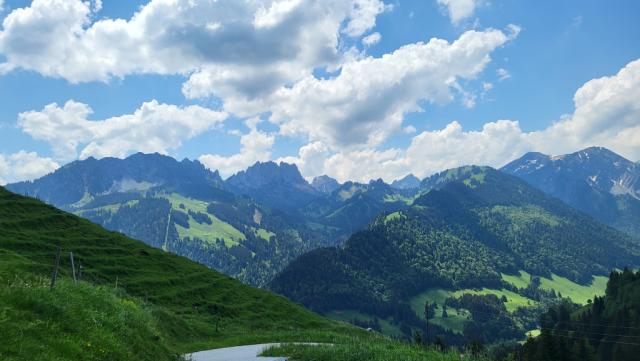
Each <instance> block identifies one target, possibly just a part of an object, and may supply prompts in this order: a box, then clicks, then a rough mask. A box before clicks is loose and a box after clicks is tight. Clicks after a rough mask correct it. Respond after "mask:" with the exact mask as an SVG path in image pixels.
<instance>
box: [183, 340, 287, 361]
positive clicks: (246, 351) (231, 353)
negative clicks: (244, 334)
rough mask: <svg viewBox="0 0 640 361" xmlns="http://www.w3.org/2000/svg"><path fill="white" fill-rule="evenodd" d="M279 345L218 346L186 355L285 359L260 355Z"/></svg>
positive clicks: (207, 359)
mask: <svg viewBox="0 0 640 361" xmlns="http://www.w3.org/2000/svg"><path fill="white" fill-rule="evenodd" d="M271 345H277V344H274V343H264V344H260V345H248V346H237V347H227V348H218V349H215V350H207V351H200V352H196V353H192V354H188V355H186V357H187V360H192V361H285V360H286V358H284V357H258V355H259V354H260V353H261V352H262V351H263V350H264V349H265V348H267V347H269V346H271Z"/></svg>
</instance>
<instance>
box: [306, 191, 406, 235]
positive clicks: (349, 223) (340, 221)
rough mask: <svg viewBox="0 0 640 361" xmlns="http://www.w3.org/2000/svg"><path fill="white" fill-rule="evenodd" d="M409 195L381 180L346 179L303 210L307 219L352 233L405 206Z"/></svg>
mask: <svg viewBox="0 0 640 361" xmlns="http://www.w3.org/2000/svg"><path fill="white" fill-rule="evenodd" d="M410 201H411V197H408V196H406V195H404V194H403V192H401V191H400V190H397V189H393V188H391V186H390V185H388V184H387V183H385V182H384V181H383V180H382V179H378V180H372V181H370V182H369V183H368V184H364V183H357V182H346V183H344V184H342V185H340V186H339V187H338V188H336V189H335V190H334V191H333V192H332V193H331V194H329V195H327V196H325V197H322V198H318V199H316V200H314V201H313V202H311V203H309V204H308V205H307V206H306V207H304V208H303V209H302V213H303V214H304V215H305V216H306V217H308V218H309V219H313V220H315V221H316V222H319V223H322V224H326V225H329V226H333V227H337V228H339V229H340V230H341V231H342V233H343V234H346V235H348V234H351V233H352V232H355V231H357V230H359V229H360V228H362V227H364V226H366V225H367V224H368V223H369V222H371V221H372V220H373V219H374V218H375V217H377V216H378V215H379V214H381V213H384V212H391V211H396V210H399V209H404V208H406V207H408V205H409V203H410Z"/></svg>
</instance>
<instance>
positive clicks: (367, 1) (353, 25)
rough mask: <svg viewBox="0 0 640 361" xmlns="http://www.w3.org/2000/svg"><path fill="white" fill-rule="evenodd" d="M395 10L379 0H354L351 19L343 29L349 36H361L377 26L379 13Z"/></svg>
mask: <svg viewBox="0 0 640 361" xmlns="http://www.w3.org/2000/svg"><path fill="white" fill-rule="evenodd" d="M390 10H393V5H385V4H384V3H383V2H382V1H379V0H354V1H353V2H352V4H351V13H350V16H349V17H350V20H349V22H348V23H347V26H346V28H344V29H343V30H342V31H343V32H344V33H345V34H347V35H349V36H360V35H362V34H364V33H365V32H366V31H367V30H369V29H372V28H373V27H375V26H376V18H377V17H378V15H379V14H381V13H383V12H385V11H390Z"/></svg>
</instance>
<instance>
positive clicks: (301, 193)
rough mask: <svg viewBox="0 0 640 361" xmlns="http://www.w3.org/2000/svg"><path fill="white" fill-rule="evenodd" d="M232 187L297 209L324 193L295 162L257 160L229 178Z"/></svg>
mask: <svg viewBox="0 0 640 361" xmlns="http://www.w3.org/2000/svg"><path fill="white" fill-rule="evenodd" d="M226 184H227V186H228V187H229V189H231V190H233V191H234V192H235V193H237V194H245V195H248V196H250V197H252V198H253V199H255V200H257V201H258V202H260V203H262V204H264V205H267V206H269V207H273V208H277V209H282V210H285V211H293V210H296V209H299V208H301V207H303V206H305V205H306V204H308V203H309V202H311V201H312V200H314V199H316V198H318V197H319V196H320V195H321V193H320V192H319V191H317V190H316V189H315V188H313V187H312V186H311V185H310V184H309V183H307V181H306V180H305V179H304V178H303V177H302V175H301V174H300V171H299V170H298V167H296V166H295V165H294V164H288V163H283V162H281V163H280V164H276V163H274V162H264V163H262V162H257V163H256V164H254V165H252V166H251V167H249V168H247V170H244V171H240V172H238V173H236V174H234V175H233V176H231V177H230V178H229V179H227V181H226Z"/></svg>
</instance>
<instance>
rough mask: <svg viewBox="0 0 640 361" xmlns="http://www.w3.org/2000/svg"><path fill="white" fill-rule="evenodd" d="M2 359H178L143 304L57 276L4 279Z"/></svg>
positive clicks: (0, 319) (0, 305)
mask: <svg viewBox="0 0 640 361" xmlns="http://www.w3.org/2000/svg"><path fill="white" fill-rule="evenodd" d="M0 330H1V332H0V356H1V357H0V358H1V359H2V360H6V361H10V360H16V361H17V360H87V361H89V360H90V361H93V360H96V361H98V360H105V361H107V360H110V361H119V360H123V361H124V360H154V361H165V360H166V361H168V360H177V359H178V357H177V356H176V354H175V353H173V352H172V351H170V349H169V347H168V346H167V344H166V342H165V339H164V337H163V335H162V334H161V332H160V330H159V329H158V327H157V325H156V322H155V320H154V318H153V317H152V315H151V312H150V310H149V309H148V308H147V306H145V305H143V304H142V303H141V302H140V301H138V300H136V299H134V298H130V297H126V296H124V295H122V294H119V293H118V292H116V291H115V290H113V289H112V288H107V287H102V286H97V287H96V286H93V285H90V284H87V283H84V282H80V283H78V284H74V283H73V281H70V280H65V279H61V280H59V282H58V283H57V285H56V287H55V288H54V289H53V290H49V285H48V280H46V279H43V278H36V277H29V278H27V279H21V278H13V279H10V280H6V279H5V280H3V282H2V287H1V288H0Z"/></svg>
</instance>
